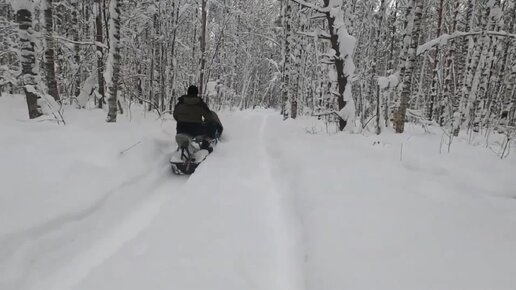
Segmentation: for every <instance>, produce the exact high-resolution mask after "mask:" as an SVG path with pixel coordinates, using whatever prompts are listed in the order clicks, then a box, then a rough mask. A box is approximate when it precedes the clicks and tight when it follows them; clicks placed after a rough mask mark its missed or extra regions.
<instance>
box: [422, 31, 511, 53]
mask: <svg viewBox="0 0 516 290" xmlns="http://www.w3.org/2000/svg"><path fill="white" fill-rule="evenodd" d="M482 34H486V35H490V36H497V37H509V38H514V39H516V34H511V33H507V32H504V31H470V32H463V31H456V32H454V33H452V34H443V35H441V36H439V37H437V38H434V39H432V40H430V41H428V42H426V43H424V44H422V45H420V46H419V47H418V48H417V55H420V54H422V53H425V52H427V51H428V50H430V49H431V48H433V47H435V46H441V45H446V44H448V41H450V40H452V39H455V38H460V37H467V36H472V35H482Z"/></svg>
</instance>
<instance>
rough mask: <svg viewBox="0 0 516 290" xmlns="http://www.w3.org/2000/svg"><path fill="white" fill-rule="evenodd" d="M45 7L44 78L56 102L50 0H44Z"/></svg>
mask: <svg viewBox="0 0 516 290" xmlns="http://www.w3.org/2000/svg"><path fill="white" fill-rule="evenodd" d="M45 4H46V7H45V11H44V14H45V28H46V32H47V34H46V37H45V39H46V42H47V47H46V50H45V66H46V69H47V74H46V80H47V86H48V94H49V95H51V96H52V98H54V100H56V102H60V101H61V99H60V98H59V91H58V89H57V81H56V69H55V53H54V47H55V44H54V37H53V35H52V33H53V31H54V27H53V26H54V20H53V7H52V0H46V3H45Z"/></svg>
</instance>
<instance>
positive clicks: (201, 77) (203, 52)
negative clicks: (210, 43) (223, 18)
mask: <svg viewBox="0 0 516 290" xmlns="http://www.w3.org/2000/svg"><path fill="white" fill-rule="evenodd" d="M207 2H208V0H202V7H201V13H202V15H201V25H202V27H201V68H200V75H199V93H200V94H201V95H204V93H205V92H204V83H205V81H207V80H205V79H204V75H205V71H204V70H205V68H206V25H207V18H208V12H207V11H206V9H207V7H206V5H207Z"/></svg>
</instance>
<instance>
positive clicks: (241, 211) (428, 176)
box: [0, 96, 516, 290]
mask: <svg viewBox="0 0 516 290" xmlns="http://www.w3.org/2000/svg"><path fill="white" fill-rule="evenodd" d="M25 110H26V108H25V106H24V103H23V99H22V98H21V97H19V96H18V97H10V96H8V97H5V96H4V97H0V160H1V163H0V289H2V290H3V289H6V290H14V289H23V290H25V289H27V290H32V289H45V290H46V289H48V290H61V289H62V290H65V289H66V290H71V289H74V290H78V289H81V290H82V289H84V290H86V289H99V290H101V289H124V290H131V289H267V290H270V289H282V290H288V289H296V290H297V289H310V290H312V289H314V290H315V289H364V290H365V289H371V290H373V289H393V290H394V289H396V290H403V289H407V290H408V289H411V290H412V289H450V290H457V289H467V290H472V289H479V290H480V289H494V290H505V289H511V290H512V289H514V287H515V285H516V251H515V250H514V245H515V244H516V230H515V229H516V180H514V173H515V172H516V170H515V169H516V159H515V158H514V154H513V155H512V156H511V157H510V158H508V159H505V160H500V159H499V157H498V156H497V155H496V154H494V153H493V152H491V151H490V150H487V149H485V148H484V147H483V146H472V145H469V144H467V142H466V141H465V140H464V139H457V140H456V141H455V143H454V144H453V146H452V151H451V153H442V154H441V153H439V147H440V142H441V134H440V133H439V131H438V130H433V129H432V132H433V133H431V134H427V133H425V132H424V131H423V130H421V129H419V128H416V127H409V130H408V133H407V134H404V135H394V134H392V133H389V132H387V133H385V134H383V135H381V136H379V137H377V136H364V135H361V134H348V133H346V134H336V135H335V134H331V135H328V134H325V133H324V132H320V133H317V134H313V133H314V132H315V131H318V129H319V128H322V127H323V126H322V125H321V124H319V123H318V121H316V120H308V119H304V120H296V121H288V122H282V121H281V118H280V117H279V116H278V114H276V113H275V112H273V111H266V110H258V111H245V112H225V113H223V114H221V118H222V121H223V123H224V125H225V136H224V140H223V142H221V143H220V144H219V145H218V147H217V148H216V151H215V153H214V154H212V155H210V156H209V157H208V159H207V160H206V162H205V163H204V164H203V165H201V166H200V167H199V168H198V170H197V172H196V173H195V174H194V175H192V176H191V177H190V178H188V177H178V176H174V175H172V174H171V172H170V168H169V166H168V158H169V156H170V154H171V153H172V152H173V150H174V149H175V148H174V143H173V132H174V122H172V121H170V120H165V121H160V120H157V119H156V118H155V116H154V115H153V114H147V115H146V116H143V114H142V113H141V112H138V111H137V110H135V111H134V112H133V114H132V119H131V120H128V119H127V118H125V117H120V118H119V122H118V123H116V124H107V123H105V122H104V119H105V113H104V112H102V111H88V110H72V109H68V110H67V111H66V112H67V113H66V114H65V119H66V120H67V125H66V126H59V125H56V124H55V123H53V122H51V121H28V120H26V117H25V116H26V112H25ZM129 148H130V149H129ZM127 149H128V150H127ZM126 150H127V151H126ZM122 152H123V153H122Z"/></svg>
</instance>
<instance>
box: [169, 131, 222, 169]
mask: <svg viewBox="0 0 516 290" xmlns="http://www.w3.org/2000/svg"><path fill="white" fill-rule="evenodd" d="M176 142H177V146H178V147H177V150H176V152H174V154H173V155H172V157H171V159H170V163H171V165H172V172H174V173H175V174H178V175H190V174H192V173H194V172H195V169H197V167H198V166H199V164H201V162H203V161H204V160H205V159H206V157H208V155H209V154H210V153H211V152H212V151H213V146H215V144H217V139H211V138H207V137H205V136H196V137H192V136H190V135H187V134H177V135H176Z"/></svg>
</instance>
